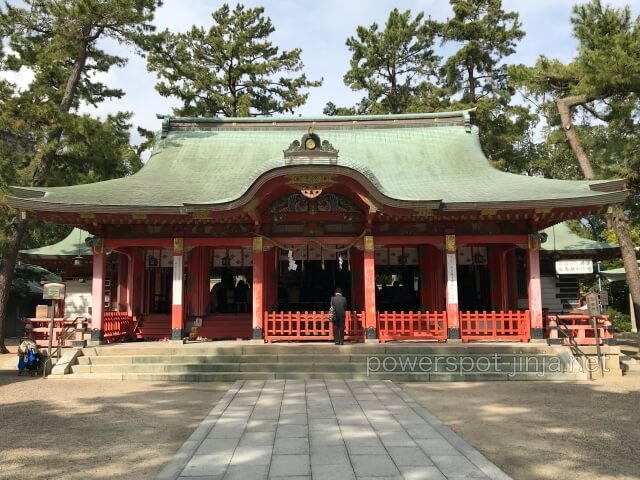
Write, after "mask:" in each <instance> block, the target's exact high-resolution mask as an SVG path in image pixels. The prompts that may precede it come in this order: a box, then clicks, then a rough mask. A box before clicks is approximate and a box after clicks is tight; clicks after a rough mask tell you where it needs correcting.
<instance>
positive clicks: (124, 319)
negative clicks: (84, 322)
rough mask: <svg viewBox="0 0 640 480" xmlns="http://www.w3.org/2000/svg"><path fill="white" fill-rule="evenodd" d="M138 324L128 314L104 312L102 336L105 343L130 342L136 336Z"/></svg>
mask: <svg viewBox="0 0 640 480" xmlns="http://www.w3.org/2000/svg"><path fill="white" fill-rule="evenodd" d="M135 325H136V322H135V319H134V317H132V316H131V315H129V314H128V313H127V312H111V311H109V312H104V314H103V317H102V332H103V333H102V335H103V340H104V341H105V343H114V342H121V341H124V340H129V339H130V338H132V337H133V335H134V331H133V330H134V328H135Z"/></svg>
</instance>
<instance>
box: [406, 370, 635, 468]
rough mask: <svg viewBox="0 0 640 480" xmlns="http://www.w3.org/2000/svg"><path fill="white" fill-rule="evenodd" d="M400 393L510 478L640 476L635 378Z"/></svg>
mask: <svg viewBox="0 0 640 480" xmlns="http://www.w3.org/2000/svg"><path fill="white" fill-rule="evenodd" d="M402 388H403V389H405V390H406V391H407V392H408V393H409V394H410V395H411V396H413V397H414V398H415V399H416V400H417V401H418V402H419V403H420V404H422V405H423V406H424V407H426V408H427V409H428V410H430V411H431V413H433V414H434V415H436V416H437V417H439V418H440V419H441V420H442V421H444V422H445V423H446V424H448V425H449V426H450V427H451V428H453V430H455V431H456V433H458V434H459V435H460V436H462V437H463V438H464V439H465V440H466V441H467V442H469V443H470V444H471V445H473V446H474V447H476V448H477V449H478V450H480V451H481V452H482V453H483V454H484V455H485V456H486V457H487V458H489V459H490V460H491V461H493V462H495V463H496V464H497V465H498V466H499V467H500V468H502V469H503V470H504V471H505V472H507V473H508V474H509V475H511V476H512V477H513V478H514V479H516V480H543V479H544V480H546V479H554V480H562V479H566V478H571V479H572V480H594V479H598V480H608V479H615V480H628V479H640V457H639V456H638V447H640V408H639V407H640V376H629V377H622V378H612V379H606V380H602V379H600V380H597V381H593V382H584V383H546V382H545V383H543V382H493V383H441V384H438V383H431V384H403V385H402Z"/></svg>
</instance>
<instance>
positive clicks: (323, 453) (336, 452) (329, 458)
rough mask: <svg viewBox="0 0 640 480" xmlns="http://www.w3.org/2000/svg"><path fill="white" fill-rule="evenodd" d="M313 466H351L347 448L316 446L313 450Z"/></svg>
mask: <svg viewBox="0 0 640 480" xmlns="http://www.w3.org/2000/svg"><path fill="white" fill-rule="evenodd" d="M311 465H314V466H315V465H350V462H349V455H348V453H347V448H346V447H345V446H336V447H333V446H314V447H313V448H312V449H311ZM349 468H351V467H349ZM314 476H315V474H314Z"/></svg>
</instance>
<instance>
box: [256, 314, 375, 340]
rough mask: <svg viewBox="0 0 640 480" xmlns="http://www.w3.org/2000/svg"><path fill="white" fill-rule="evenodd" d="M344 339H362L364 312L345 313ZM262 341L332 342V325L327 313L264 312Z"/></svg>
mask: <svg viewBox="0 0 640 480" xmlns="http://www.w3.org/2000/svg"><path fill="white" fill-rule="evenodd" d="M344 324H345V328H344V331H345V333H344V338H345V340H350V341H361V340H363V339H364V312H346V316H345V322H344ZM263 328H264V339H265V341H266V342H269V343H271V342H274V341H278V340H296V341H302V340H333V339H334V338H333V324H332V323H331V322H330V321H329V312H327V311H324V312H265V314H264V325H263Z"/></svg>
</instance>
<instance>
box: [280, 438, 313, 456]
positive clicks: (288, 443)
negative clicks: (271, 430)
mask: <svg viewBox="0 0 640 480" xmlns="http://www.w3.org/2000/svg"><path fill="white" fill-rule="evenodd" d="M273 454H274V455H292V454H298V455H302V454H306V455H308V454H309V439H308V438H276V443H275V444H274V446H273Z"/></svg>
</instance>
